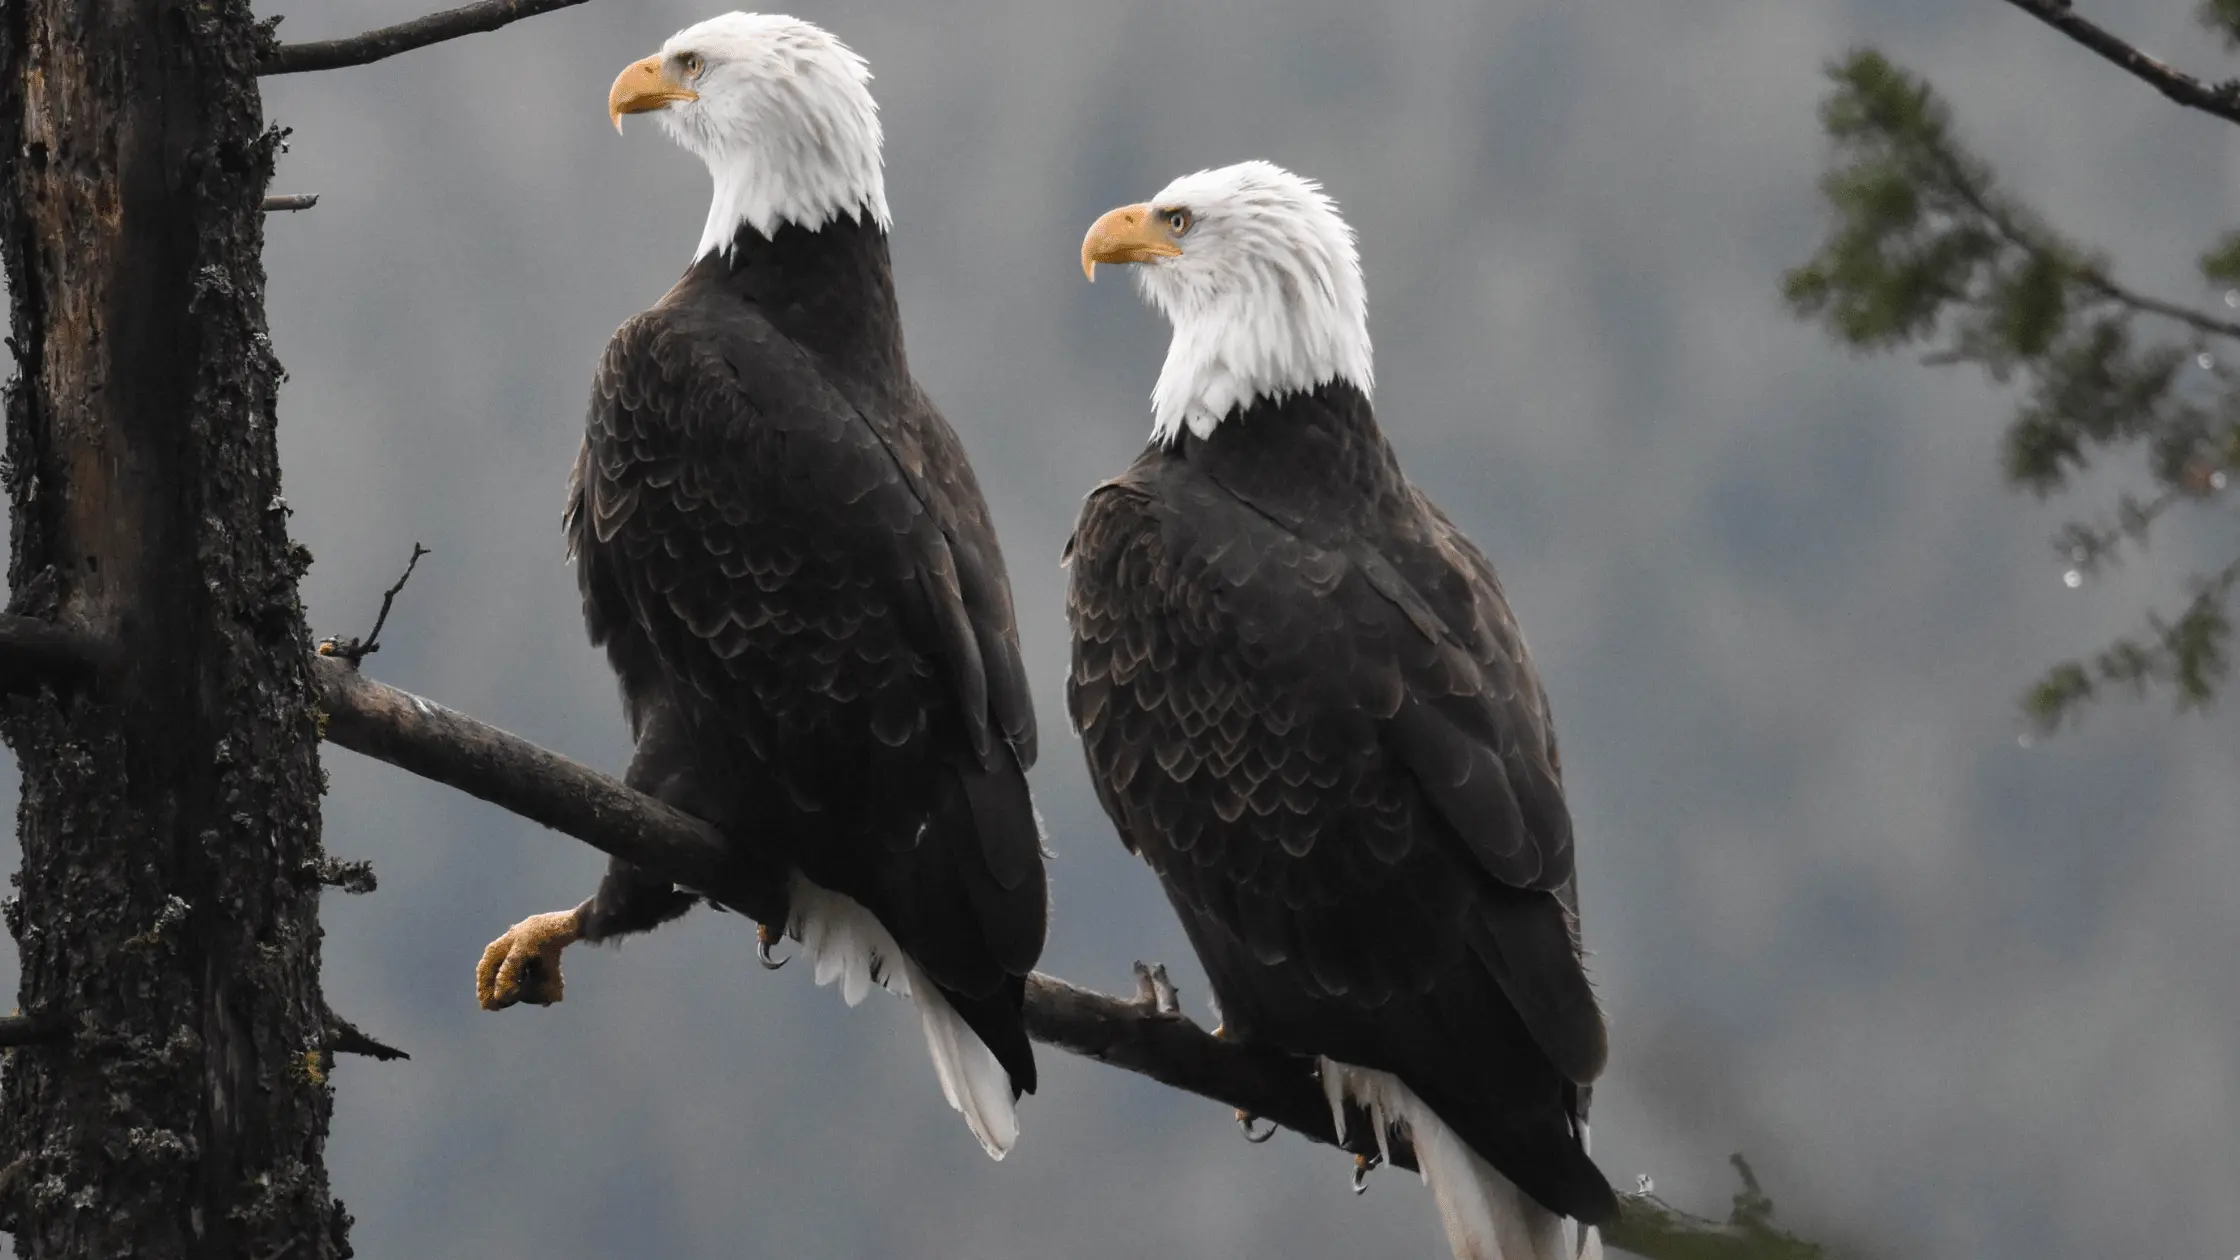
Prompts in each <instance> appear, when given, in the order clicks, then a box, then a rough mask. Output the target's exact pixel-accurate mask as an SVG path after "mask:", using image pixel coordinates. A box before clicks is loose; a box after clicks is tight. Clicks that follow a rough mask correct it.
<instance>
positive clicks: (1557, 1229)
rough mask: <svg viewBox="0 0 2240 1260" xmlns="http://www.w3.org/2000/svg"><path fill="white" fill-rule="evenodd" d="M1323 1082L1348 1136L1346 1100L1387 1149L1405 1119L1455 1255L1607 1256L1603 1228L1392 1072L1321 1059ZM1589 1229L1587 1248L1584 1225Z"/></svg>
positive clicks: (1545, 1259)
mask: <svg viewBox="0 0 2240 1260" xmlns="http://www.w3.org/2000/svg"><path fill="white" fill-rule="evenodd" d="M1322 1088H1323V1092H1324V1093H1325V1094H1327V1095H1328V1097H1329V1099H1330V1115H1331V1119H1332V1121H1333V1123H1334V1124H1335V1125H1336V1127H1337V1130H1338V1137H1339V1138H1340V1139H1341V1140H1343V1139H1344V1137H1345V1134H1346V1108H1345V1104H1346V1102H1347V1101H1348V1100H1351V1101H1352V1102H1354V1103H1356V1104H1358V1105H1359V1106H1360V1107H1361V1108H1362V1109H1363V1110H1365V1111H1367V1112H1368V1113H1369V1116H1370V1119H1371V1121H1372V1122H1373V1123H1375V1125H1376V1127H1377V1148H1378V1149H1379V1150H1381V1151H1385V1153H1386V1154H1387V1155H1388V1156H1389V1155H1390V1151H1389V1149H1387V1148H1388V1147H1389V1146H1390V1132H1389V1131H1390V1130H1391V1128H1392V1127H1393V1126H1394V1125H1405V1126H1407V1130H1408V1138H1409V1140H1410V1141H1411V1142H1412V1143H1414V1145H1415V1149H1416V1166H1417V1167H1419V1168H1421V1169H1422V1170H1423V1180H1424V1182H1425V1183H1426V1184H1428V1185H1429V1186H1430V1187H1431V1197H1432V1199H1433V1200H1434V1201H1436V1202H1437V1203H1438V1205H1439V1221H1440V1223H1441V1224H1442V1225H1444V1226H1445V1227H1446V1231H1447V1245H1448V1247H1450V1248H1452V1249H1453V1251H1454V1255H1455V1260H1583V1257H1593V1260H1601V1257H1602V1238H1601V1232H1600V1231H1599V1230H1595V1229H1593V1228H1591V1227H1586V1226H1581V1225H1580V1224H1578V1222H1576V1221H1571V1220H1567V1219H1565V1218H1564V1217H1561V1216H1557V1215H1556V1214H1555V1213H1553V1212H1550V1211H1549V1210H1548V1209H1546V1208H1544V1207H1541V1206H1540V1205H1539V1204H1538V1203H1535V1202H1533V1201H1532V1198H1531V1196H1529V1195H1527V1194H1526V1193H1525V1192H1524V1191H1522V1190H1519V1189H1517V1187H1516V1183H1514V1182H1512V1181H1510V1180H1509V1179H1508V1178H1507V1177H1504V1176H1502V1175H1501V1174H1500V1173H1499V1172H1497V1171H1495V1169H1494V1167H1493V1165H1491V1164H1489V1163H1487V1162H1486V1161H1485V1160H1483V1159H1480V1158H1479V1157H1478V1154H1477V1152H1475V1151H1473V1150H1471V1149H1470V1148H1469V1146H1468V1145H1466V1144H1465V1143H1464V1142H1463V1140H1462V1137H1461V1135H1459V1134H1457V1133H1456V1132H1455V1131H1454V1130H1453V1129H1450V1128H1448V1127H1447V1125H1446V1122H1445V1121H1443V1120H1441V1119H1440V1118H1439V1117H1438V1115H1437V1114H1436V1113H1435V1112H1433V1111H1432V1110H1431V1108H1430V1107H1429V1106H1428V1105H1426V1104H1425V1103H1424V1101H1423V1100H1422V1099H1421V1098H1418V1097H1416V1094H1415V1091H1414V1090H1411V1089H1409V1088H1408V1087H1407V1086H1406V1085H1403V1084H1401V1083H1400V1078H1398V1077H1396V1076H1394V1075H1392V1074H1391V1073H1390V1072H1378V1071H1374V1070H1372V1069H1369V1068H1360V1067H1354V1066H1353V1065H1352V1064H1349V1063H1339V1062H1337V1061H1335V1060H1332V1059H1324V1060H1322ZM1580 1229H1586V1231H1587V1237H1586V1242H1585V1250H1584V1252H1582V1251H1581V1250H1580V1248H1579V1246H1578V1238H1579V1234H1578V1231H1579V1230H1580Z"/></svg>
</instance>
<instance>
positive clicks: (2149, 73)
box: [2007, 0, 2240, 123]
mask: <svg viewBox="0 0 2240 1260" xmlns="http://www.w3.org/2000/svg"><path fill="white" fill-rule="evenodd" d="M2007 3H2008V4H2011V5H2013V6H2014V7H2016V8H2018V9H2020V10H2022V11H2023V12H2024V13H2027V14H2029V15H2030V16H2032V17H2034V18H2036V19H2038V20H2039V21H2041V22H2043V23H2045V24H2046V25H2048V26H2050V27H2052V28H2053V29H2055V30H2057V31H2059V32H2061V33H2062V34H2064V35H2066V36H2068V37H2069V38H2071V39H2073V40H2075V41H2077V42H2078V43H2080V44H2083V45H2084V46H2085V47H2087V48H2089V49H2091V50H2092V51H2094V52H2096V53H2098V54H2100V55H2101V56H2103V57H2105V58H2107V59H2108V60H2110V61H2112V62H2114V63H2116V64H2117V65H2119V66H2122V67H2123V68H2124V69H2126V70H2128V71H2130V72H2131V73H2132V74H2134V75H2136V76H2138V77H2139V78H2141V79H2144V80H2146V82H2147V83H2148V84H2149V85H2150V86H2152V87H2153V88H2154V90H2155V91H2157V92H2160V93H2162V94H2163V95H2164V96H2167V97H2169V98H2170V99H2171V100H2173V101H2176V102H2177V103H2178V104H2180V105H2184V106H2187V107H2189V108H2192V109H2198V110H2200V111H2202V112H2203V113H2207V114H2215V115H2216V116H2217V117H2219V118H2222V119H2224V120H2225V121H2226V122H2231V123H2240V83H2234V82H2225V83H2219V84H2216V85H2214V86H2212V85H2210V84H2207V83H2203V82H2202V81H2201V80H2199V79H2196V78H2194V77H2193V76H2192V75H2190V74H2186V73H2185V72H2183V71H2180V70H2175V69H2172V68H2171V67H2170V66H2168V65H2166V64H2164V63H2163V62H2160V61H2157V60H2156V59H2154V58H2153V57H2149V56H2148V55H2147V54H2145V53H2143V52H2140V51H2139V50H2138V49H2137V48H2135V47H2133V46H2131V45H2130V44H2127V43H2125V42H2124V41H2123V40H2121V39H2118V38H2116V36H2115V35H2114V34H2112V33H2110V32H2109V31H2108V30H2107V28H2105V27H2102V26H2098V25H2095V24H2094V23H2092V22H2089V21H2087V20H2085V19H2084V18H2083V17H2080V16H2079V15H2078V14H2077V12H2076V10H2074V9H2073V8H2071V7H2070V5H2069V0H2007Z"/></svg>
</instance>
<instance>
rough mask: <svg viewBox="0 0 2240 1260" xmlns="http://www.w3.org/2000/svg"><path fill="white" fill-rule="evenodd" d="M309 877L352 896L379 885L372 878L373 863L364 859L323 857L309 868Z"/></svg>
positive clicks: (369, 890)
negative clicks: (350, 859)
mask: <svg viewBox="0 0 2240 1260" xmlns="http://www.w3.org/2000/svg"><path fill="white" fill-rule="evenodd" d="M311 877H312V878H313V879H316V880H318V881H319V882H320V883H321V884H323V885H325V886H326V887H328V888H339V889H341V890H342V891H343V892H346V893H349V894H350V895H351V896H353V897H362V896H364V895H365V894H367V893H369V892H372V891H374V890H375V889H377V888H379V887H381V882H380V881H379V880H377V879H375V878H374V875H373V863H371V862H367V861H364V860H362V859H361V860H356V861H344V860H343V859H341V858H334V857H323V858H320V859H319V861H318V864H317V865H315V866H313V867H312V868H311Z"/></svg>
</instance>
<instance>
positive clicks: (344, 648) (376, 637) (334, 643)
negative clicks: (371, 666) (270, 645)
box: [319, 543, 433, 669]
mask: <svg viewBox="0 0 2240 1260" xmlns="http://www.w3.org/2000/svg"><path fill="white" fill-rule="evenodd" d="M430 554H433V553H431V552H430V551H429V550H428V549H427V548H426V547H423V546H421V545H420V544H419V543H414V544H412V558H411V559H410V560H407V561H406V562H405V566H404V576H402V577H400V578H398V579H397V584H396V585H395V586H392V587H390V588H389V589H388V590H386V591H383V592H382V593H381V612H380V614H379V615H378V616H376V617H375V618H374V619H373V630H372V632H370V633H369V634H367V635H366V637H365V638H363V639H325V640H322V641H321V642H320V644H319V655H321V656H336V657H340V658H342V659H343V660H346V661H348V662H350V667H351V668H352V669H356V668H357V667H358V665H359V664H360V663H361V662H363V661H364V660H365V659H366V658H367V657H369V656H371V655H373V654H374V653H375V652H378V651H380V650H381V627H383V626H385V625H388V624H389V606H390V605H391V604H394V603H396V602H397V592H399V591H401V590H403V589H404V584H405V583H407V582H409V581H411V580H412V571H413V570H414V569H417V568H419V567H420V557H422V556H425V555H430Z"/></svg>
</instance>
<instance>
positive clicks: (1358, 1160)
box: [1353, 1155, 1384, 1194]
mask: <svg viewBox="0 0 2240 1260" xmlns="http://www.w3.org/2000/svg"><path fill="white" fill-rule="evenodd" d="M1383 1162H1384V1156H1382V1155H1356V1156H1354V1157H1353V1192H1354V1193H1355V1194H1367V1193H1369V1174H1370V1173H1372V1172H1375V1171H1376V1170H1377V1165H1379V1164H1381V1163H1383Z"/></svg>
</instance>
